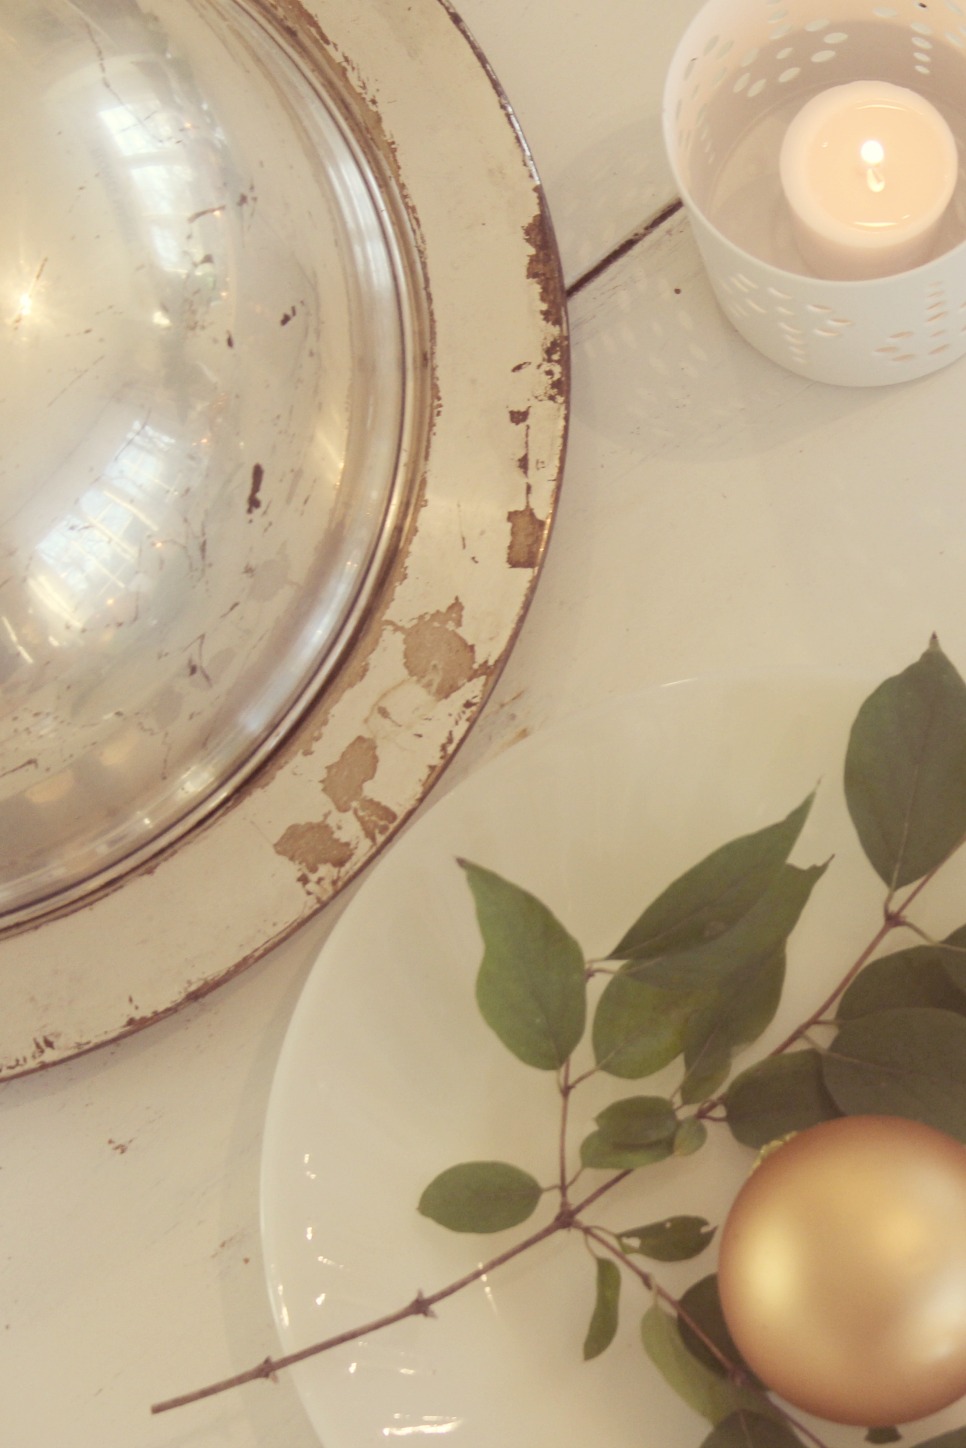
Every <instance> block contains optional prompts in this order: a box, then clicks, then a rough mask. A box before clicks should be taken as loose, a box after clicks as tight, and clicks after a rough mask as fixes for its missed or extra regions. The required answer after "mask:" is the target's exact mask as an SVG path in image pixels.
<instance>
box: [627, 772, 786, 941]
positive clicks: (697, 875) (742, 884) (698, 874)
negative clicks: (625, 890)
mask: <svg viewBox="0 0 966 1448" xmlns="http://www.w3.org/2000/svg"><path fill="white" fill-rule="evenodd" d="M814 798H815V796H814V794H811V795H809V797H808V799H806V800H805V801H804V802H803V803H802V804H800V805H799V806H798V808H797V809H794V810H792V812H791V814H790V815H788V816H786V818H785V819H783V820H779V822H778V823H777V824H773V825H767V826H766V827H765V828H764V829H761V830H756V831H755V833H754V834H750V835H742V836H741V837H740V838H739V839H736V840H731V841H730V842H729V843H728V844H726V845H722V846H721V847H720V848H719V849H717V850H714V851H713V852H712V854H710V855H707V856H706V857H705V859H703V860H702V861H701V862H700V863H699V864H697V865H695V866H694V867H693V868H692V869H690V870H688V871H686V873H685V874H683V875H681V876H680V877H679V878H678V879H677V880H675V881H674V882H673V883H672V884H671V885H669V886H668V887H667V889H666V890H664V891H663V892H662V893H661V894H660V895H659V896H658V897H657V899H656V900H655V901H654V902H653V904H651V905H649V906H648V907H647V909H646V910H645V911H644V913H643V915H641V916H640V918H639V919H638V920H636V921H635V923H634V924H633V925H632V926H631V928H630V930H628V931H627V933H626V934H625V935H624V936H623V938H622V939H621V940H620V942H619V943H618V945H616V946H615V948H614V949H613V950H612V951H611V959H612V960H628V959H634V960H645V959H651V958H653V957H654V956H658V955H667V954H671V953H673V952H674V951H678V950H682V949H685V948H687V947H690V946H693V945H702V944H704V942H705V941H707V940H711V939H713V938H714V937H716V936H718V935H721V934H723V933H724V931H726V930H729V929H730V928H731V927H732V926H733V925H736V924H737V923H738V921H739V920H740V919H741V918H742V916H744V915H746V914H747V913H748V911H749V910H750V909H751V907H752V905H754V904H755V902H756V901H757V900H759V899H760V898H761V896H762V895H763V894H764V893H765V891H766V890H767V889H768V888H769V886H770V885H771V884H772V883H773V881H774V879H775V877H776V875H777V874H778V872H779V870H780V869H781V867H782V865H783V864H784V863H785V861H786V860H787V859H788V856H789V854H790V853H791V850H792V847H793V845H794V844H795V841H796V840H797V839H798V837H799V835H800V834H801V831H802V826H803V825H804V823H805V820H806V818H807V816H808V812H809V810H810V809H811V807H812V801H813V799H814Z"/></svg>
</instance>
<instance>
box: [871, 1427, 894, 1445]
mask: <svg viewBox="0 0 966 1448" xmlns="http://www.w3.org/2000/svg"><path fill="white" fill-rule="evenodd" d="M865 1441H866V1442H867V1443H901V1442H902V1434H901V1433H900V1432H899V1430H898V1428H870V1429H869V1431H868V1433H866V1435H865Z"/></svg>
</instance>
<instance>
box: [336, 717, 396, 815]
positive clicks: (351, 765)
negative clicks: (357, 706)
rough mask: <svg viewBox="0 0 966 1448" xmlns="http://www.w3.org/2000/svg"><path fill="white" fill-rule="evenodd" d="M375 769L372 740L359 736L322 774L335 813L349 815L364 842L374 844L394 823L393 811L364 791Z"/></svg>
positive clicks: (376, 766)
mask: <svg viewBox="0 0 966 1448" xmlns="http://www.w3.org/2000/svg"><path fill="white" fill-rule="evenodd" d="M378 768H379V751H378V749H377V747H376V743H375V740H373V739H366V738H363V737H362V736H361V735H360V736H359V737H358V738H356V739H353V741H352V743H351V744H349V745H348V746H347V747H346V748H345V749H344V750H343V751H342V754H341V755H340V756H339V758H338V759H337V760H336V762H335V763H334V764H330V765H329V768H328V769H327V770H326V772H325V778H324V788H325V792H326V794H327V795H328V796H329V798H330V799H331V801H332V803H333V804H334V805H335V807H336V809H337V810H341V811H342V813H343V814H347V813H349V812H350V811H351V812H352V814H353V815H354V816H355V818H356V820H357V821H358V823H359V827H360V829H361V830H362V831H363V833H364V834H365V836H366V838H367V839H370V840H377V839H378V838H379V837H380V836H381V835H384V834H385V833H386V831H387V830H389V829H391V827H392V826H393V825H394V824H395V823H396V819H397V815H396V812H395V810H393V809H390V807H389V806H388V805H385V804H381V803H380V801H379V800H376V799H370V798H369V797H368V796H367V795H366V793H365V787H366V785H367V784H368V783H369V781H370V779H374V778H375V775H376V770H377V769H378Z"/></svg>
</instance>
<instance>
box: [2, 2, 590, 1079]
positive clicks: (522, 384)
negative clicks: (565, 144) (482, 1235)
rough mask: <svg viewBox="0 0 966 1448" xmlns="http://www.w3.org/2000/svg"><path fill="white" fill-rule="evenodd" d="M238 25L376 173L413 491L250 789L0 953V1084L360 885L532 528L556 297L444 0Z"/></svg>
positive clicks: (286, 8) (407, 811)
mask: <svg viewBox="0 0 966 1448" xmlns="http://www.w3.org/2000/svg"><path fill="white" fill-rule="evenodd" d="M255 3H256V4H259V3H260V4H262V6H263V7H264V8H267V9H268V11H269V12H270V14H271V15H272V17H273V18H274V19H275V20H276V21H277V22H278V23H279V24H280V25H282V26H283V27H284V28H285V29H286V30H287V32H289V33H293V26H294V27H298V26H301V27H303V30H304V32H305V33H310V34H311V36H312V37H313V39H314V41H315V42H316V43H317V44H320V45H322V46H323V47H324V49H325V52H326V54H327V55H328V56H329V57H330V59H331V60H332V62H333V64H336V65H337V66H339V67H340V68H342V70H343V73H344V74H346V75H351V77H352V82H353V85H354V86H355V87H356V88H357V91H358V94H360V95H361V96H363V98H364V101H365V105H366V106H367V107H368V108H369V110H370V112H371V114H372V115H373V117H375V123H376V124H377V125H378V126H380V127H381V128H382V131H383V139H384V145H385V147H386V148H387V153H391V155H392V157H393V164H394V165H395V166H396V168H397V174H398V176H399V178H400V183H401V194H402V195H403V197H404V200H405V205H406V207H407V210H408V211H409V215H410V220H411V223H412V226H413V231H414V234H415V235H416V236H417V237H418V238H419V242H420V246H421V249H422V254H423V265H424V269H425V273H426V276H427V277H428V279H429V283H430V286H431V298H430V305H431V307H432V313H433V326H434V349H433V371H434V378H433V381H434V387H435V398H434V403H433V415H432V418H431V419H430V423H429V425H430V430H431V433H432V436H431V440H430V443H429V448H428V453H427V456H426V460H425V475H424V480H423V486H422V492H421V494H420V496H419V498H418V499H417V502H416V505H415V506H414V508H413V510H412V513H411V517H410V520H409V529H408V532H407V534H406V537H405V539H404V541H403V543H402V546H401V548H400V551H399V553H398V555H397V557H396V558H395V560H394V561H393V562H392V564H391V565H390V567H389V569H388V571H387V577H386V580H385V582H384V585H383V587H382V589H381V591H380V592H379V594H378V598H377V600H376V601H375V602H374V604H373V606H372V608H371V610H370V612H369V615H368V616H367V618H366V619H365V620H364V622H363V624H362V625H361V626H360V629H359V633H358V637H357V639H356V641H355V644H354V646H353V647H352V648H350V650H349V652H348V654H347V656H346V658H345V660H344V662H343V664H342V665H341V666H340V669H339V671H338V674H337V676H336V678H335V679H334V680H333V682H332V684H331V686H330V687H328V688H326V689H325V690H323V692H322V694H321V695H320V697H319V699H318V700H317V702H316V703H315V704H314V705H313V706H312V707H311V708H310V709H309V710H308V711H307V713H306V715H305V716H304V718H303V719H302V720H301V721H300V723H299V724H298V725H297V726H296V728H295V729H294V730H293V731H292V733H291V734H290V735H289V736H288V737H287V738H286V739H285V740H284V741H283V743H282V744H281V745H280V746H279V748H278V749H277V750H276V752H275V753H274V754H273V756H272V758H271V759H270V760H268V761H267V762H266V764H265V765H264V766H263V767H262V768H261V769H260V770H259V772H258V773H257V774H256V775H255V776H254V777H253V778H252V779H251V780H250V781H248V782H246V783H245V785H243V787H242V788H241V789H240V790H239V791H238V792H237V794H236V795H235V796H233V797H232V799H231V800H230V801H228V802H227V803H226V804H225V805H224V806H223V807H222V808H221V809H220V810H219V811H218V812H217V813H215V814H214V815H213V816H212V817H211V819H210V820H208V821H206V822H204V823H203V824H201V825H200V826H199V827H198V829H197V830H195V831H194V832H192V833H191V834H190V835H188V836H186V837H185V838H184V839H183V840H181V841H180V842H178V844H177V845H176V846H175V847H174V848H172V849H171V850H170V851H169V852H167V853H166V854H163V855H161V856H159V857H157V858H154V859H152V860H150V861H147V862H145V863H144V864H143V865H142V866H140V867H139V868H137V869H136V870H134V871H132V872H131V873H130V874H129V875H127V876H125V877H124V878H123V879H122V880H120V881H119V882H118V883H117V884H115V885H113V886H111V887H110V888H108V889H106V890H105V891H104V892H103V893H102V894H101V895H99V896H97V897H94V898H92V899H90V900H87V901H84V902H81V903H79V904H77V905H74V906H70V907H67V908H65V909H64V910H63V911H62V912H61V913H60V914H51V915H50V916H49V917H45V918H43V919H41V920H39V921H34V922H30V923H27V924H26V925H24V926H23V927H21V928H19V929H17V930H15V931H13V932H10V933H8V934H6V935H3V936H0V991H3V993H4V999H5V1000H6V1001H7V1002H8V1009H7V1011H6V1012H5V1021H4V1023H2V1024H0V1080H2V1079H9V1078H13V1077H16V1076H21V1075H25V1074H28V1073H30V1072H33V1071H36V1070H39V1069H43V1068H46V1067H50V1066H52V1065H56V1064H57V1063H59V1062H61V1061H64V1060H69V1059H71V1058H73V1057H75V1056H78V1055H81V1054H84V1053H86V1052H88V1051H91V1050H94V1049H96V1048H97V1047H99V1046H102V1045H104V1044H107V1043H108V1042H110V1041H113V1040H117V1039H119V1038H121V1037H123V1036H126V1035H130V1034H132V1033H134V1032H137V1031H140V1030H142V1029H144V1028H145V1027H147V1026H149V1025H151V1024H153V1023H154V1022H156V1021H158V1020H161V1019H163V1018H165V1017H166V1016H168V1015H170V1014H171V1013H172V1012H173V1011H174V1010H176V1009H178V1008H179V1007H180V1006H181V1005H183V1004H185V1003H186V1002H188V1001H192V1000H196V999H198V998H200V997H201V996H203V995H206V994H207V993H208V992H210V991H211V990H214V989H215V988H216V987H217V986H219V985H221V984H222V983H223V982H225V981H227V980H229V979H231V978H233V977H234V976H236V975H237V974H239V973H240V972H241V971H242V970H244V969H245V968H246V967H247V966H248V965H250V964H251V963H253V962H254V961H256V960H258V959H260V958H261V957H263V956H264V955H265V954H267V953H268V952H269V951H270V950H272V949H273V948H274V947H275V946H277V945H278V944H280V943H281V942H282V941H283V940H285V939H286V938H287V937H288V936H290V935H291V934H292V933H293V932H295V931H296V930H297V929H298V927H299V926H300V925H302V924H303V923H305V922H306V921H307V920H308V919H310V918H311V917H312V916H314V915H315V914H316V913H317V912H318V911H319V910H320V909H321V908H322V907H324V906H325V905H326V904H327V903H328V902H329V901H330V900H332V899H333V898H335V896H336V895H337V894H339V892H340V891H341V890H342V889H343V888H344V887H345V886H346V885H347V884H349V883H350V881H352V880H353V879H354V878H355V877H356V876H357V875H358V874H359V872H360V871H361V870H362V869H363V868H364V867H365V866H366V865H367V864H368V863H369V862H370V860H371V859H372V858H373V857H374V856H375V855H376V854H378V853H379V851H381V849H382V848H383V847H384V846H385V844H386V843H387V842H388V840H390V839H391V838H393V837H394V835H395V834H396V833H397V831H398V830H399V829H400V828H401V827H402V825H403V824H404V823H405V822H406V821H407V820H408V819H409V818H410V816H411V815H412V814H413V812H414V811H415V810H416V809H417V807H418V806H419V805H420V804H421V803H422V801H423V800H424V799H425V797H426V795H427V794H428V793H429V792H430V790H431V789H432V787H433V785H434V784H435V783H436V781H437V779H438V778H439V776H440V775H441V774H442V773H443V771H444V769H445V768H446V766H447V765H448V763H449V762H450V760H451V759H452V758H453V756H454V754H455V753H456V751H457V749H458V748H459V745H460V744H461V743H462V741H463V740H464V738H465V737H466V735H467V733H468V731H469V729H470V727H471V725H472V724H473V722H474V721H475V719H476V717H477V715H478V714H479V712H480V710H481V709H482V707H483V704H484V703H485V701H486V699H487V697H488V696H489V694H490V692H491V690H492V688H493V686H494V684H495V683H496V680H497V678H498V677H499V674H500V672H501V670H502V668H503V665H504V664H505V662H506V659H507V657H508V655H509V653H510V651H511V649H512V647H513V644H514V642H515V640H516V637H517V635H518V633H519V630H520V628H521V626H522V623H523V619H524V616H525V614H526V611H527V608H528V607H529V603H530V601H531V598H532V594H533V590H534V587H535V585H536V582H537V579H538V577H539V574H540V570H541V568H542V565H543V561H544V557H545V554H546V549H547V544H548V540H549V536H550V532H551V528H552V524H553V520H554V516H555V511H556V505H557V501H558V496H559V489H560V484H561V475H562V470H563V462H564V456H565V451H566V440H567V427H568V420H569V391H570V370H569V336H568V326H567V312H566V293H565V288H564V282H563V277H562V272H561V267H560V260H559V255H558V253H557V250H556V245H555V241H554V236H553V228H552V222H551V219H550V215H549V211H548V209H547V204H546V198H545V196H544V193H543V190H542V186H541V183H540V180H539V177H538V176H537V173H536V170H535V167H534V164H533V159H532V157H531V155H530V153H529V150H528V149H527V147H526V143H525V141H524V140H523V137H522V133H521V131H520V128H519V126H518V124H517V122H516V119H515V117H514V115H513V112H512V108H511V107H510V104H509V101H508V100H507V98H506V96H505V95H504V94H503V92H502V91H501V89H500V87H499V84H498V82H497V80H496V78H495V76H494V74H493V72H492V70H491V69H490V67H489V65H488V64H487V63H486V62H485V59H484V57H483V56H482V54H481V52H480V51H479V48H478V47H477V46H476V44H475V42H474V41H473V40H472V38H471V37H470V35H469V33H468V31H467V29H466V27H465V25H464V24H463V22H462V21H461V20H460V19H459V17H458V16H457V15H456V13H455V12H454V11H453V9H452V6H451V5H450V4H449V3H448V0H415V3H414V4H413V5H411V6H409V7H402V8H401V7H398V6H393V4H392V0H370V3H369V4H368V5H367V6H366V7H361V8H362V9H363V10H364V11H365V14H364V15H358V14H352V13H351V12H352V10H353V7H348V12H349V13H346V11H345V7H341V6H340V5H339V4H338V0H304V3H303V0H255ZM335 36H338V39H335V38H330V37H335ZM427 37H431V41H432V43H431V44H429V43H426V42H427ZM407 39H411V40H417V39H418V40H419V41H420V42H421V44H420V46H419V47H417V49H418V51H419V55H420V60H419V64H420V65H421V66H424V67H425V66H429V67H430V69H431V71H432V75H433V78H434V80H435V81H436V82H437V83H438V84H437V88H436V90H437V93H436V94H435V95H434V100H433V104H434V105H437V106H438V105H445V106H453V107H457V106H458V107H460V108H461V109H460V111H457V112H454V113H455V114H459V115H461V117H462V119H463V121H464V122H465V123H466V126H467V129H466V131H465V132H461V134H464V136H469V137H470V138H471V142H472V145H475V146H476V147H477V148H478V151H479V152H480V153H482V154H485V155H487V157H488V159H489V160H491V161H492V163H493V174H492V176H490V177H488V178H486V180H485V184H483V186H482V195H481V196H479V197H477V198H476V200H475V202H474V198H473V196H472V194H471V188H470V187H469V186H468V185H467V177H471V178H472V179H473V184H474V185H475V186H476V187H477V188H478V189H479V188H480V186H481V176H480V174H479V173H478V172H477V171H476V170H475V169H474V167H473V166H472V165H467V157H466V149H465V146H464V147H463V148H461V149H456V148H454V147H452V146H451V147H450V148H449V149H448V150H447V148H446V147H445V146H442V147H441V146H440V145H439V144H438V143H437V144H433V145H431V146H430V145H428V144H427V143H428V142H438V136H437V134H436V133H435V132H434V128H433V126H432V125H431V124H430V119H429V118H427V115H426V110H425V104H426V97H425V93H420V94H419V96H418V98H417V100H414V99H413V97H414V93H415V91H416V90H418V89H420V88H419V87H415V86H414V85H413V81H414V79H418V77H417V76H415V75H414V74H413V73H412V62H411V61H409V62H407V65H406V66H402V68H400V57H402V58H403V59H406V52H407V47H406V44H405V43H400V41H403V42H404V41H406V40H407ZM430 150H431V152H432V154H431V155H430V154H428V152H429V151H430ZM442 179H445V180H446V182H447V184H446V185H441V180H442ZM444 195H445V196H446V197H453V196H455V197H456V198H457V199H458V200H459V201H460V203H461V205H462V206H463V207H464V209H465V208H472V206H473V205H474V204H475V205H476V206H477V208H483V207H484V204H488V205H489V225H488V235H487V238H486V240H487V250H486V257H487V263H488V265H487V268H486V269H485V272H484V274H483V275H479V274H477V275H474V277H473V288H472V292H473V295H472V297H469V296H468V289H467V287H466V285H465V276H464V275H462V274H461V272H460V268H461V267H462V266H464V265H465V264H466V262H467V258H472V257H474V256H479V254H480V241H479V238H478V237H477V238H474V237H473V236H472V235H470V234H469V228H468V224H467V216H466V215H463V214H461V213H460V211H459V208H455V209H454V208H453V207H452V206H451V205H450V204H446V205H444V204H443V202H442V201H441V197H442V196H444ZM497 202H498V203H499V205H497ZM468 214H469V215H472V211H470V212H469V213H468ZM500 217H502V218H504V220H503V223H502V225H500V226H498V225H497V224H496V221H497V218H500ZM474 219H476V218H475V217H474ZM467 309H469V315H470V316H471V318H472V319H474V320H475V322H476V323H477V330H476V331H475V332H474V337H475V339H476V340H477V342H478V348H477V349H475V350H478V354H479V359H478V361H479V367H480V369H481V371H482V370H483V369H489V370H488V372H487V373H486V379H485V380H486V382H487V391H488V392H489V394H490V396H489V401H490V403H491V404H492V405H491V408H490V409H489V411H487V409H485V408H481V405H480V396H481V392H480V387H479V381H478V380H477V384H476V385H475V386H470V385H469V382H468V380H467V379H466V377H465V376H461V370H463V371H465V367H463V368H462V369H461V365H460V364H461V361H462V359H463V357H464V356H465V351H464V347H463V344H464V342H465V331H464V328H465V326H466V319H467ZM487 310H489V312H490V313H494V314H495V317H496V318H498V319H499V324H500V325H499V326H495V325H494V324H493V318H492V317H491V320H490V324H489V329H488V330H487V319H486V315H485V313H486V311H487ZM501 328H502V331H501ZM514 348H515V349H516V351H515V352H514V351H513V349H514ZM514 358H515V359H516V360H515V361H514V360H513V359H514ZM481 412H487V416H488V418H489V419H490V421H491V422H493V426H494V433H495V437H494V438H493V439H489V438H487V439H486V443H487V448H486V450H485V451H484V453H483V456H484V457H485V458H486V464H485V465H484V463H483V462H479V463H477V462H475V461H474V460H473V458H472V451H473V450H472V446H468V445H467V443H466V437H467V436H469V437H470V438H471V439H474V438H478V437H481V436H482V429H481V425H480V422H479V414H480V413H481ZM461 457H462V460H461ZM484 466H487V468H488V472H487V476H486V478H485V482H486V485H487V490H486V497H485V499H484V500H482V501H481V498H480V487H479V480H480V474H481V470H482V469H483V468H484ZM457 513H458V514H459V519H458V525H457V526H456V527H455V528H454V525H453V518H454V514H457ZM483 578H485V580H486V583H485V585H484V584H482V583H481V579H483ZM484 594H485V595H486V598H485V603H484V599H483V595H484ZM387 700H388V701H389V704H390V705H391V707H389V706H387V702H386V701H387Z"/></svg>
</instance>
